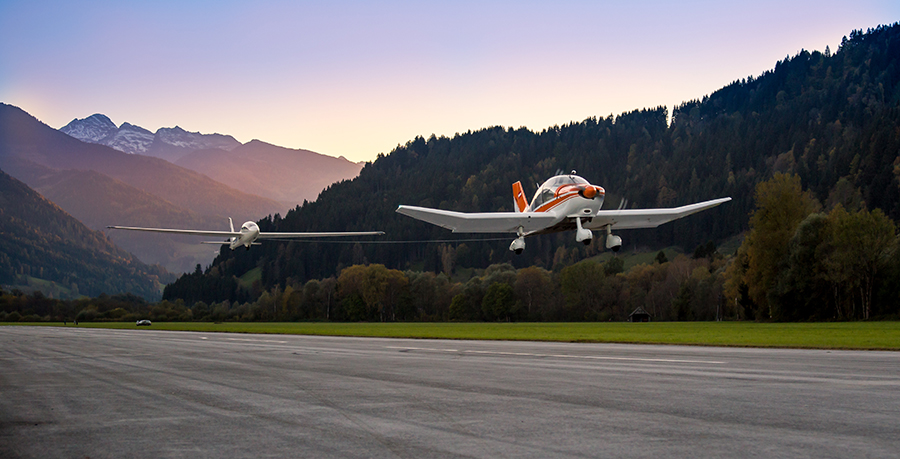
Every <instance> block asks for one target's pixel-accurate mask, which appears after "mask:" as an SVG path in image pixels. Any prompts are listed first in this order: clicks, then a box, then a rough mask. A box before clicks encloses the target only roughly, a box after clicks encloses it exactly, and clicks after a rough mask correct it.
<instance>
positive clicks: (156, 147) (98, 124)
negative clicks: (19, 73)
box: [59, 113, 241, 163]
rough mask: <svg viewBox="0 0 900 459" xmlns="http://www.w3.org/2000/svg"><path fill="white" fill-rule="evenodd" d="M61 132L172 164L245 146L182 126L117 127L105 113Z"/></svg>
mask: <svg viewBox="0 0 900 459" xmlns="http://www.w3.org/2000/svg"><path fill="white" fill-rule="evenodd" d="M59 130H60V131H62V132H64V133H66V134H68V135H70V136H72V137H75V138H76V139H78V140H81V141H83V142H89V143H96V144H100V145H106V146H108V147H111V148H115V149H116V150H119V151H123V152H125V153H131V154H140V155H146V156H155V157H157V158H162V159H165V160H166V161H169V162H172V163H174V162H175V161H177V160H178V159H179V158H181V157H182V156H184V155H186V154H188V153H190V152H191V151H194V150H203V149H208V148H218V149H221V150H226V151H228V150H233V149H234V148H236V147H238V146H239V145H241V143H240V142H238V141H237V140H235V139H234V137H232V136H230V135H222V134H200V133H199V132H187V131H185V130H184V129H182V128H180V127H178V126H175V127H174V128H160V129H158V130H157V131H156V133H153V132H150V131H148V130H147V129H144V128H142V127H140V126H135V125H133V124H130V123H122V125H121V126H118V127H116V124H115V123H113V122H112V120H110V119H109V117H107V116H106V115H103V114H101V113H96V114H94V115H91V116H89V117H87V118H82V119H77V118H76V119H74V120H72V121H70V122H69V124H67V125H65V126H63V127H61V128H59Z"/></svg>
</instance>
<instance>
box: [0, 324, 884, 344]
mask: <svg viewBox="0 0 900 459" xmlns="http://www.w3.org/2000/svg"><path fill="white" fill-rule="evenodd" d="M0 325H53V326H62V324H61V323H29V324H19V323H0ZM74 326H75V325H73V324H72V323H71V322H69V324H68V325H67V327H74ZM78 327H79V328H112V329H153V330H180V331H200V332H229V333H278V334H291V335H330V336H361V337H385V338H444V339H470V340H524V341H560V342H585V343H640V344H686V345H700V346H741V347H781V348H809V349H863V350H900V322H833V323H831V322H829V323H755V322H651V323H622V322H614V323H608V322H601V323H595V322H582V323H306V322H288V323H260V322H228V323H219V324H214V323H207V322H154V323H153V325H152V326H150V327H137V326H135V324H134V323H123V322H106V323H98V322H94V323H84V322H82V323H80V324H78Z"/></svg>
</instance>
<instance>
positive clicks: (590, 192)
mask: <svg viewBox="0 0 900 459" xmlns="http://www.w3.org/2000/svg"><path fill="white" fill-rule="evenodd" d="M582 194H583V195H584V197H586V198H588V199H594V196H597V189H596V188H594V187H592V186H586V187H584V191H583V192H582Z"/></svg>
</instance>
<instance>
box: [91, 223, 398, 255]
mask: <svg viewBox="0 0 900 459" xmlns="http://www.w3.org/2000/svg"><path fill="white" fill-rule="evenodd" d="M228 224H229V226H230V227H231V231H204V230H186V229H168V228H138V227H134V226H107V228H109V229H120V230H130V231H151V232H155V233H169V234H191V235H194V236H209V237H225V238H227V239H225V240H224V241H203V242H201V244H223V245H228V247H229V248H230V249H231V250H234V249H236V248H238V247H240V246H244V247H246V248H247V250H250V246H251V245H259V242H256V241H257V240H261V239H299V238H310V237H344V236H379V235H382V234H384V231H351V232H328V233H263V232H261V231H260V230H259V226H258V225H257V224H256V223H255V222H252V221H251V222H246V223H244V224H243V225H241V230H240V231H235V230H234V222H233V221H232V220H231V217H228Z"/></svg>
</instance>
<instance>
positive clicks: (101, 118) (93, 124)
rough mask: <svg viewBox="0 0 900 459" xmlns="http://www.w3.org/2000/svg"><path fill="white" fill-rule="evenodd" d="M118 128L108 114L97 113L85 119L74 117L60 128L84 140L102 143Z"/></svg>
mask: <svg viewBox="0 0 900 459" xmlns="http://www.w3.org/2000/svg"><path fill="white" fill-rule="evenodd" d="M117 129H118V128H117V127H116V124H115V123H113V122H112V120H110V119H109V117H107V116H106V115H103V114H101V113H95V114H93V115H91V116H89V117H87V118H84V119H78V118H76V119H74V120H72V121H70V122H69V124H67V125H65V126H63V127H61V128H60V129H59V130H60V131H62V132H64V133H66V134H69V135H70V136H72V137H75V138H76V139H78V140H81V141H83V142H90V143H100V141H101V140H103V138H105V137H106V136H108V135H110V134H112V133H113V132H115V131H116V130H117Z"/></svg>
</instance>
